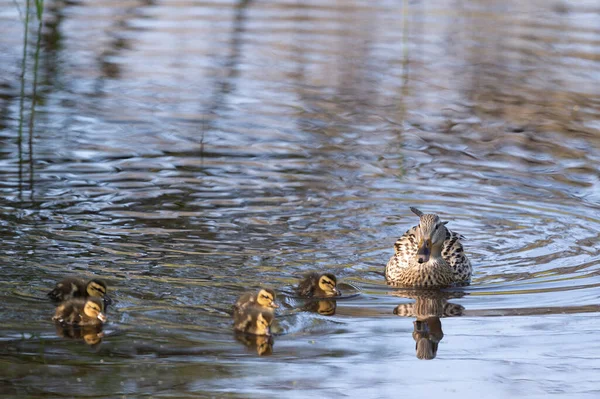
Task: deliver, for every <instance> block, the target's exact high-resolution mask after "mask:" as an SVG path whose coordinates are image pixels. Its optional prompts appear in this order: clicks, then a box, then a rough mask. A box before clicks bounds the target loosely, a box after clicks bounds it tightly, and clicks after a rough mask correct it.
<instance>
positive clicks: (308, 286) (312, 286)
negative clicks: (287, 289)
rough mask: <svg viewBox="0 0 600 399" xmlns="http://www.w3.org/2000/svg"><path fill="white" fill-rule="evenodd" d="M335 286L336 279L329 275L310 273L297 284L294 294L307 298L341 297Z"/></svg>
mask: <svg viewBox="0 0 600 399" xmlns="http://www.w3.org/2000/svg"><path fill="white" fill-rule="evenodd" d="M336 285H337V279H336V278H335V276H334V275H333V274H331V273H322V274H319V273H310V274H307V275H306V276H304V279H303V280H302V281H301V282H300V284H298V287H297V288H296V292H297V293H298V295H300V296H305V297H309V298H328V297H332V296H338V295H341V292H340V291H338V289H337V286H336Z"/></svg>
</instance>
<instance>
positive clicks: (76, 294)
mask: <svg viewBox="0 0 600 399" xmlns="http://www.w3.org/2000/svg"><path fill="white" fill-rule="evenodd" d="M107 289H108V288H107V286H106V283H105V282H104V281H103V280H99V279H92V280H89V281H87V282H86V281H84V280H82V279H79V278H75V277H67V278H65V279H64V280H62V281H60V282H58V283H57V284H56V286H55V287H54V289H53V290H52V291H50V292H49V293H48V296H49V297H50V299H52V300H53V301H55V302H63V301H66V300H69V299H71V298H90V297H97V298H102V299H103V300H104V304H105V306H108V305H110V304H111V303H112V300H111V299H110V298H109V296H108V295H106V291H107Z"/></svg>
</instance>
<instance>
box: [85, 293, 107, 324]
mask: <svg viewBox="0 0 600 399" xmlns="http://www.w3.org/2000/svg"><path fill="white" fill-rule="evenodd" d="M103 311H104V304H103V302H102V300H100V299H98V298H94V297H91V298H88V299H87V301H86V302H85V305H84V306H83V313H85V315H86V316H88V317H90V318H92V319H98V320H100V321H101V322H103V323H105V322H106V315H105V314H104V313H103Z"/></svg>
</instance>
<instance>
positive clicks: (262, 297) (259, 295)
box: [233, 288, 279, 315]
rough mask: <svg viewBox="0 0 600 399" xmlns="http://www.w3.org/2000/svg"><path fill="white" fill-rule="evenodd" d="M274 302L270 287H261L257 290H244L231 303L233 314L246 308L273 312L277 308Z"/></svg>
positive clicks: (273, 292)
mask: <svg viewBox="0 0 600 399" xmlns="http://www.w3.org/2000/svg"><path fill="white" fill-rule="evenodd" d="M278 307H279V306H277V304H276V303H275V291H273V290H272V289H270V288H261V289H260V290H258V292H256V293H255V292H246V293H245V294H243V295H242V296H240V298H239V299H238V300H237V301H236V302H235V305H233V313H234V315H235V314H237V313H243V312H244V311H245V310H246V309H249V308H256V309H258V310H264V311H270V312H273V309H275V308H278Z"/></svg>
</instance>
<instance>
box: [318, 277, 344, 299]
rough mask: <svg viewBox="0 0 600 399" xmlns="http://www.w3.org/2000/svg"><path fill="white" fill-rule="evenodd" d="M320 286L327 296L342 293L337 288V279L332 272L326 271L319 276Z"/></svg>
mask: <svg viewBox="0 0 600 399" xmlns="http://www.w3.org/2000/svg"><path fill="white" fill-rule="evenodd" d="M319 288H320V289H321V291H323V292H324V293H325V296H338V295H340V294H341V293H340V292H339V291H338V289H337V279H336V278H335V276H334V275H333V274H331V273H324V274H321V276H319Z"/></svg>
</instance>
